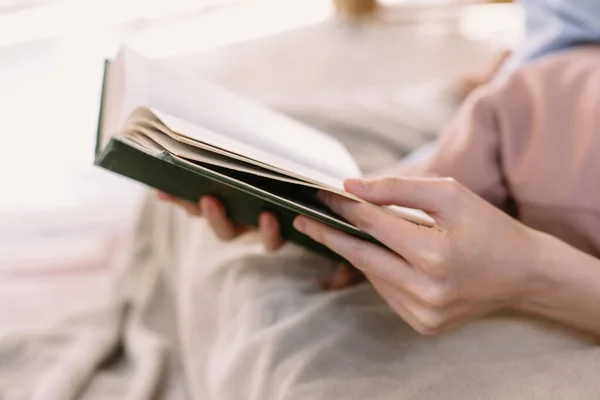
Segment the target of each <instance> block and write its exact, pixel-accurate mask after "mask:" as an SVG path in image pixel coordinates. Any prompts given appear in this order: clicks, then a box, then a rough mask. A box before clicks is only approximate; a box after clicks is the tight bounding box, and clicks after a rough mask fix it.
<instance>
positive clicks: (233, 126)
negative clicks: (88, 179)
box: [95, 49, 433, 252]
mask: <svg viewBox="0 0 600 400" xmlns="http://www.w3.org/2000/svg"><path fill="white" fill-rule="evenodd" d="M95 163H96V164H97V165H99V166H101V167H103V168H106V169H108V170H111V171H114V172H116V173H119V174H121V175H124V176H127V177H129V178H132V179H134V180H137V181H140V182H143V183H145V184H147V185H149V186H152V187H154V188H157V189H160V190H162V191H164V192H166V193H169V194H171V195H174V196H177V197H180V198H183V199H186V200H190V201H194V202H196V201H198V199H199V198H200V197H201V196H203V195H207V194H211V195H213V196H215V197H217V198H219V199H220V200H222V201H223V203H224V204H225V206H226V208H227V210H228V213H229V216H230V217H231V219H232V220H233V221H235V222H238V223H243V224H249V225H256V224H257V221H258V215H259V214H260V212H261V211H266V210H268V211H271V212H274V213H275V214H276V215H277V216H278V218H279V219H280V223H281V227H282V234H283V236H284V237H285V238H286V239H289V240H292V241H294V242H296V243H298V244H301V245H304V246H307V247H310V248H312V249H314V250H316V251H320V252H327V250H326V249H325V248H323V247H322V246H320V245H319V244H317V243H315V242H313V241H312V240H311V239H309V238H307V237H306V236H304V235H302V234H300V233H299V232H296V231H295V230H294V229H293V227H292V221H293V219H294V217H295V216H296V215H298V214H303V215H307V216H309V217H311V218H315V219H317V220H319V221H322V222H324V223H327V224H329V225H332V226H334V227H336V228H337V229H340V230H343V231H345V232H347V233H350V234H352V235H355V236H358V237H360V238H363V239H366V240H369V241H372V242H376V240H375V239H373V238H372V237H370V236H369V235H367V234H366V233H364V232H361V231H360V230H359V229H358V228H356V227H354V226H353V225H351V224H350V223H348V222H347V221H345V220H343V219H342V218H341V217H339V216H337V215H335V214H334V213H332V212H331V211H330V210H329V209H327V208H326V207H325V206H323V205H322V204H321V203H320V202H319V201H318V199H317V197H316V193H317V191H318V190H326V191H330V192H334V193H337V194H340V195H342V196H346V197H348V198H351V199H353V200H355V201H363V200H361V199H359V198H357V197H355V196H353V195H351V194H350V193H347V192H345V191H344V188H343V180H344V179H345V178H349V177H360V175H361V174H360V170H359V168H358V166H357V165H356V163H355V162H354V160H353V158H352V157H351V155H350V154H349V152H348V151H347V150H346V148H345V147H344V146H343V145H342V144H341V143H339V142H338V141H336V140H335V139H334V138H332V137H330V136H328V135H326V134H324V133H322V132H319V131H317V130H315V129H312V128H310V127H307V126H304V125H302V124H300V123H299V122H297V121H295V120H293V119H290V118H287V117H285V116H283V115H281V114H278V113H276V112H274V111H271V110H268V109H266V108H264V107H262V106H260V105H258V104H255V103H253V102H251V101H249V100H246V99H243V98H240V97H239V96H236V95H234V94H232V93H230V92H228V91H226V90H224V89H222V88H220V87H217V86H215V85H213V84H211V83H209V82H207V81H204V80H202V79H201V78H199V77H197V76H194V75H193V74H192V72H191V71H189V70H188V71H186V70H183V69H182V68H179V69H178V68H175V67H172V66H169V65H168V64H165V63H164V62H161V61H159V60H150V59H145V58H144V57H142V56H140V55H138V54H136V53H135V52H133V51H131V50H128V49H123V50H122V51H121V52H120V54H119V56H118V57H117V58H116V59H115V60H113V61H111V62H107V63H106V69H105V76H104V85H103V93H102V105H101V110H100V118H99V126H98V138H97V146H96V160H95ZM388 209H389V210H390V212H394V213H396V214H397V215H399V216H400V217H402V218H405V219H407V220H409V221H412V222H414V223H417V224H423V225H429V226H430V225H432V224H433V220H432V219H431V218H430V217H429V216H428V215H427V214H425V213H423V212H422V211H419V210H412V209H407V208H401V207H393V208H388Z"/></svg>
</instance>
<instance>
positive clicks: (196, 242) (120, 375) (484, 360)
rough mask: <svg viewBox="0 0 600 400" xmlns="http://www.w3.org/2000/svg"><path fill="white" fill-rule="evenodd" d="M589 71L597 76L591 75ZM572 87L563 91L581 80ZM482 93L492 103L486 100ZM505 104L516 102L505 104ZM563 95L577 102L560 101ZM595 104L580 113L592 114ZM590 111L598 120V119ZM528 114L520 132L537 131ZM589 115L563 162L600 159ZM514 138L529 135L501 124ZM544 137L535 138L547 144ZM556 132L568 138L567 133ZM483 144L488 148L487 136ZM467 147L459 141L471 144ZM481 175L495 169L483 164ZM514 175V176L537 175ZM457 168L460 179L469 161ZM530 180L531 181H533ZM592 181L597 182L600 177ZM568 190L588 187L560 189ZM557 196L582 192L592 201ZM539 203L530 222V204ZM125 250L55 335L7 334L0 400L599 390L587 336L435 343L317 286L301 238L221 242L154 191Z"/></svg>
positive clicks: (461, 335) (539, 84)
mask: <svg viewBox="0 0 600 400" xmlns="http://www.w3.org/2000/svg"><path fill="white" fill-rule="evenodd" d="M585 54H587V55H586V56H585V57H584V59H585V60H586V64H585V66H586V67H585V69H582V68H583V64H577V65H575V67H577V68H576V71H574V72H579V75H577V74H575V73H574V72H573V69H572V68H571V67H572V66H573V64H571V63H568V62H566V63H565V60H563V64H561V65H567V66H571V67H569V68H568V69H567V70H568V71H572V72H573V73H570V74H567V75H565V76H567V77H570V78H571V79H574V80H575V81H576V82H579V84H580V85H583V86H584V87H586V88H588V91H587V92H585V93H587V94H586V96H588V97H582V98H583V99H586V98H587V99H588V100H590V101H591V100H592V99H594V98H596V99H600V96H597V95H596V93H597V91H594V90H592V89H593V88H594V87H595V88H597V87H600V86H598V85H588V84H586V82H587V83H589V82H596V81H592V80H589V79H591V77H590V76H589V74H593V75H594V76H595V77H596V78H594V79H599V80H600V74H597V73H596V72H595V71H597V69H596V68H595V67H594V66H595V65H597V60H598V59H599V58H598V56H599V55H600V52H598V50H596V51H594V52H592V53H583V54H582V55H585ZM557 60H558V61H561V59H557ZM578 65H580V66H582V68H579V67H578ZM550 66H552V64H550ZM550 71H555V69H552V68H550ZM586 71H587V72H586ZM590 71H591V72H590ZM582 74H583V75H582ZM586 74H587V75H586ZM527 76H530V77H531V80H528V79H529V78H527V79H525V78H526V77H525V78H524V79H525V82H529V83H534V84H532V85H529V86H527V85H526V86H519V87H520V88H521V89H524V90H525V92H524V94H523V92H520V91H517V92H515V93H517V94H519V96H518V97H517V98H516V100H518V99H521V98H523V97H521V94H523V96H524V95H529V94H536V93H537V94H536V96H538V97H539V98H541V99H549V98H552V97H551V96H550V95H549V93H547V92H546V91H545V88H548V87H553V84H552V81H547V82H546V81H544V80H541V81H540V80H538V78H536V77H538V76H540V75H538V74H535V73H531V74H529V75H527ZM542 76H544V75H542ZM582 76H584V77H586V76H587V77H588V78H589V79H588V80H586V79H580V78H581V77H582ZM546 78H549V76H546ZM544 82H546V83H545V84H544ZM560 82H562V84H563V85H566V83H568V82H569V81H568V80H561V81H560ZM557 87H561V86H557ZM565 87H571V90H572V93H573V94H575V95H579V93H580V92H582V91H583V89H582V90H577V86H569V85H566V86H565ZM528 88H530V89H532V90H531V91H529V89H528ZM573 88H574V89H573ZM533 89H535V90H533ZM491 92H492V93H493V92H494V91H491ZM500 93H501V94H502V95H506V93H505V92H504V91H500ZM481 96H483V97H481ZM481 96H480V97H479V99H480V100H481V99H483V100H485V99H486V98H485V96H484V95H481ZM594 96H595V97H594ZM533 100H535V98H533ZM478 101H479V100H477V98H476V100H475V101H474V102H471V103H470V105H467V107H474V109H475V110H477V109H478V108H477V104H481V103H478ZM483 104H484V105H485V104H488V105H489V104H492V105H491V106H486V107H483V108H482V110H483V111H482V115H483V116H484V117H485V116H490V115H492V114H491V113H490V112H489V110H490V107H492V108H491V109H494V110H500V108H493V104H494V102H493V101H492V102H490V101H487V100H485V101H484V103H483ZM507 104H508V105H511V104H517V105H518V104H519V103H518V101H516V102H514V103H513V102H510V101H509V102H502V105H503V106H506V105H507ZM560 104H562V105H563V106H566V105H571V106H572V107H575V106H574V105H573V104H575V103H572V102H570V101H567V100H566V99H565V98H564V97H563V98H561V103H560ZM585 104H590V103H589V102H586V103H585ZM575 105H576V104H575ZM583 106H584V104H582V105H581V107H576V109H577V110H580V111H581V112H582V113H583V111H584V110H585V109H586V108H585V107H583ZM480 108H481V107H480ZM535 110H543V108H535ZM577 110H571V111H572V113H567V114H568V115H573V116H575V117H577V121H579V123H581V121H584V120H585V119H582V118H583V114H581V115H579V114H577V112H579V111H577ZM582 110H583V111H582ZM474 112H476V111H474ZM467 115H471V114H467ZM498 115H499V117H502V115H505V114H502V113H500V114H498ZM537 115H538V116H539V114H537ZM549 115H550V114H549ZM552 115H562V114H560V113H554V114H552ZM589 115H591V116H593V117H594V118H596V119H597V118H598V117H597V115H598V114H595V113H590V114H589ZM580 117H581V118H580ZM548 118H551V116H548ZM491 120H493V121H496V122H498V121H499V120H498V119H495V118H492V119H491ZM532 120H534V121H535V119H532ZM461 121H462V124H464V126H465V127H466V128H469V129H465V130H457V131H456V135H458V137H462V138H466V139H469V140H466V139H465V140H464V141H459V142H458V144H460V143H463V144H465V143H469V144H470V145H472V146H477V144H478V143H479V144H481V143H482V141H479V140H473V139H477V138H478V136H477V135H476V132H478V131H480V130H479V127H480V125H478V124H477V123H475V122H477V121H474V120H473V119H470V118H465V119H464V120H461V119H459V120H458V123H457V124H458V125H454V128H457V127H459V126H460V124H461ZM479 121H486V118H482V119H480V120H479ZM525 121H529V119H525ZM537 121H549V120H548V119H546V118H542V119H538V120H537ZM518 122H519V120H518V119H517V120H516V125H515V126H516V127H517V128H519V127H520V128H523V127H527V126H528V124H519V123H518ZM591 122H593V121H591V119H590V123H589V124H587V123H585V124H583V123H581V125H580V126H579V128H581V129H577V130H576V131H575V132H577V133H578V135H580V136H576V137H575V136H574V137H573V141H570V140H563V141H562V142H560V143H561V149H562V150H563V154H562V155H563V157H564V156H565V155H569V154H571V155H577V156H578V157H579V158H578V159H579V160H581V159H582V156H585V157H583V159H585V160H586V161H589V162H593V161H594V160H597V159H598V157H597V156H596V157H593V155H594V154H597V153H594V154H592V153H590V152H586V151H588V150H590V149H594V148H595V147H594V146H597V143H600V141H598V139H597V137H598V136H597V135H592V134H591V133H593V129H596V131H595V132H597V126H598V124H592V123H591ZM565 124H567V125H568V121H567V122H565ZM531 125H532V126H533V127H534V128H535V127H540V126H543V125H540V124H539V123H537V124H531ZM486 126H487V125H486ZM499 126H506V125H505V124H504V125H503V124H491V125H490V126H488V128H489V129H490V132H494V131H493V129H495V128H497V127H499ZM555 126H558V127H561V126H562V125H560V124H548V126H547V132H553V127H555ZM586 127H587V128H586ZM588 128H589V129H588ZM523 129H524V128H523ZM528 131H530V132H536V131H535V129H530V130H528ZM461 132H466V133H463V134H461ZM510 132H516V133H519V132H521V131H519V129H516V130H513V131H511V130H506V132H505V133H507V134H508V133H510ZM522 132H527V130H522ZM538 133H539V135H532V136H531V137H534V138H538V140H540V141H541V142H542V143H545V142H544V140H543V138H544V136H543V135H542V133H540V132H538ZM555 133H556V136H555V139H557V140H558V139H560V138H561V136H560V135H559V134H560V133H564V132H563V131H562V130H556V132H555ZM588 133H590V135H588ZM581 135H583V136H581ZM519 137H521V136H519ZM581 137H585V138H588V139H589V142H585V143H587V145H586V146H584V147H585V148H583V147H582V148H581V151H580V152H574V150H573V149H574V148H573V147H572V146H571V147H569V143H571V142H573V143H575V142H576V140H578V139H577V138H581ZM563 139H564V138H563ZM483 143H484V144H486V145H485V146H484V149H488V148H489V146H488V145H487V144H489V143H488V141H487V140H483ZM508 143H511V142H508ZM457 147H458V148H459V150H460V148H461V146H460V145H458V146H457ZM520 148H521V147H519V149H520ZM540 148H544V147H543V146H542V147H540ZM455 149H456V148H455ZM527 149H529V150H531V148H527ZM567 150H569V151H567ZM472 154H473V155H474V158H475V159H476V161H482V162H483V163H484V164H485V165H488V163H487V162H488V161H489V160H495V159H496V157H495V156H493V154H492V155H491V154H490V153H488V152H486V151H482V152H477V153H472ZM478 154H481V157H477V155H478ZM518 154H523V153H518ZM539 154H541V155H545V156H548V157H546V158H540V157H538V158H537V160H538V161H540V162H541V161H543V160H546V161H548V160H550V161H551V160H554V159H555V158H553V157H549V155H550V153H546V152H542V153H538V155H539ZM488 157H489V158H488ZM434 159H435V158H434ZM520 160H521V161H523V160H525V161H526V160H532V158H531V157H527V158H525V159H520ZM444 161H448V160H447V159H445V158H443V157H442V158H438V159H437V162H439V165H447V166H452V165H454V166H456V164H455V163H454V164H453V163H449V162H444ZM571 161H572V160H571ZM565 162H567V160H565ZM596 162H597V161H596ZM516 165H521V164H516ZM569 165H571V164H569ZM586 165H587V164H586ZM550 166H551V165H548V167H550ZM495 168H496V167H492V169H495ZM539 168H545V167H544V165H542V166H540V167H538V169H537V170H533V169H529V170H528V169H524V171H530V172H531V171H533V175H531V176H533V178H535V171H539ZM472 169H473V168H471V169H470V170H472ZM480 171H483V169H477V171H475V172H477V173H479V172H480ZM508 171H509V172H510V174H509V175H508V176H509V177H513V178H514V179H518V178H519V177H523V176H525V175H520V174H516V172H515V171H514V170H508ZM565 171H567V172H569V173H565V174H563V175H560V174H555V175H553V177H556V176H563V177H570V178H573V177H575V176H584V177H585V176H587V177H588V178H589V177H590V176H592V177H595V176H596V175H595V174H594V171H597V169H595V170H593V169H588V170H586V171H587V172H586V174H583V175H577V171H579V170H578V169H565ZM467 172H469V169H468V168H467ZM571 173H573V174H575V175H570V174H571ZM590 173H591V175H590ZM457 175H459V177H462V175H461V173H460V171H458V172H457ZM465 176H467V175H465ZM489 176H490V177H491V179H494V178H495V177H497V175H495V174H491V175H489ZM533 178H532V179H533ZM534 182H537V183H538V184H539V183H540V180H539V179H538V180H534ZM561 182H562V181H561ZM569 182H579V183H582V184H584V183H586V182H587V180H586V179H583V180H574V179H567V180H564V183H565V184H566V183H569ZM467 183H468V182H467ZM509 183H511V182H509ZM542 183H545V184H546V186H544V188H546V189H548V190H550V189H552V188H563V186H562V185H558V180H556V179H555V180H554V181H542ZM521 184H522V185H523V186H520V188H521V189H522V188H524V187H525V188H527V187H529V186H527V185H525V183H523V182H521ZM518 188H519V186H518ZM594 188H596V191H597V186H594ZM494 193H496V192H494ZM518 193H522V192H518ZM560 193H563V191H561V192H560ZM569 193H576V191H575V192H574V191H565V192H564V194H567V195H568V194H569ZM590 193H592V192H590ZM592 195H593V196H597V193H596V192H593V193H592ZM590 196H591V195H590ZM590 196H588V197H585V199H583V200H584V201H588V200H590V198H591V199H595V200H594V201H596V203H595V204H596V205H595V207H597V204H598V203H597V201H598V197H590ZM549 199H550V200H551V198H549ZM561 199H563V200H564V199H566V200H573V201H582V198H581V196H575V197H572V198H571V197H565V198H561ZM569 204H577V203H569ZM594 210H595V209H594ZM527 211H528V213H527V214H526V215H529V216H530V217H531V215H533V214H531V212H530V209H527ZM535 215H538V216H539V214H535ZM561 215H562V214H561ZM588 220H590V221H592V220H591V219H588ZM530 221H534V222H535V221H542V218H541V217H540V218H538V219H530ZM569 221H575V222H577V221H580V220H579V219H572V220H569ZM553 226H559V225H557V224H556V223H555V224H554V225H553ZM560 226H563V227H570V228H572V229H573V230H571V231H569V230H565V229H563V230H561V232H562V234H563V235H565V240H571V241H572V242H573V243H575V244H580V247H581V248H584V249H587V248H586V246H585V244H586V243H592V244H593V245H594V246H596V245H597V244H598V241H594V240H593V239H594V237H595V236H594V234H595V232H597V228H596V227H597V226H598V225H597V224H594V225H593V226H592V228H593V229H591V228H590V229H588V226H587V225H585V224H583V223H581V224H580V223H578V222H577V223H576V224H574V225H573V224H571V225H568V224H564V225H560ZM542 227H543V226H542ZM569 232H577V233H578V235H568V233H569ZM577 238H579V239H581V238H591V239H589V240H587V241H578V240H575V239H577ZM125 248H126V249H127V252H126V254H123V256H122V258H121V259H120V260H119V269H120V275H119V277H118V279H116V281H115V284H114V286H113V287H112V290H111V291H110V292H109V293H105V294H104V296H101V297H100V298H99V299H98V301H97V302H95V303H94V304H95V306H94V307H93V308H92V307H87V311H86V312H82V313H80V314H78V315H76V316H73V317H72V318H70V319H69V320H68V321H67V322H63V323H61V324H58V325H56V326H54V327H48V328H47V329H45V330H40V331H37V332H31V331H29V332H4V333H3V334H2V336H0V399H2V400H7V399H8V400H20V399H36V400H37V399H40V400H55V399H57V400H68V399H98V400H108V399H125V400H138V399H139V400H146V399H148V400H149V399H168V400H174V399H188V398H189V399H194V400H196V399H218V400H228V399H257V400H266V399H309V400H310V399H335V398H343V399H365V398H368V399H460V400H462V399H507V398H508V399H565V398H568V399H594V398H600V347H598V346H597V345H596V343H594V342H593V341H592V340H591V339H590V338H587V337H585V336H582V335H579V334H577V333H575V332H572V331H570V330H568V329H565V328H561V327H559V326H555V325H553V324H551V323H549V322H547V321H538V320H535V319H534V318H532V317H530V316H522V315H511V314H507V313H502V314H495V315H491V316H488V317H486V318H483V319H480V320H478V321H475V322H472V323H470V324H468V325H465V326H462V327H460V328H458V329H456V330H454V331H451V332H449V333H446V334H444V335H442V336H439V337H435V338H423V337H420V336H419V335H417V334H416V333H414V332H413V331H412V330H411V329H410V328H409V327H408V325H406V324H405V323H403V322H402V321H401V320H400V319H399V318H398V317H397V316H396V315H395V314H394V313H393V312H392V311H391V310H390V309H389V308H388V307H387V306H386V305H385V304H384V303H383V302H382V300H381V299H380V298H379V297H378V295H377V294H376V292H375V291H374V290H373V289H372V288H371V286H369V285H368V284H362V285H359V286H355V287H352V288H348V289H346V290H343V291H338V292H332V293H330V292H323V291H321V290H319V289H318V288H317V285H316V284H315V283H313V280H314V278H316V277H318V276H321V275H323V274H326V273H328V271H330V270H331V269H332V268H333V267H334V266H333V265H332V263H331V262H330V261H328V260H325V259H322V258H319V257H318V256H315V255H312V254H309V253H307V252H305V251H303V250H301V249H299V248H296V247H294V246H292V245H288V246H287V247H285V248H284V249H283V250H282V251H280V252H278V253H277V254H275V255H267V254H264V253H263V250H262V249H261V246H260V243H259V242H258V240H257V238H256V236H254V235H253V234H249V235H246V236H244V237H241V238H239V239H238V240H237V241H236V242H234V243H221V242H219V241H218V240H217V239H216V238H215V237H214V236H213V235H212V233H211V232H210V230H209V229H208V227H207V226H206V225H205V224H204V222H203V221H202V220H201V219H192V218H189V217H188V216H187V215H185V214H183V213H182V211H180V210H178V209H175V208H173V207H172V206H170V205H167V204H160V203H158V202H157V201H156V200H155V199H153V198H148V200H147V201H146V203H145V205H144V207H143V209H142V210H141V215H140V217H139V220H138V224H137V226H136V229H135V231H134V232H132V235H131V238H130V243H129V244H128V246H125ZM592 248H595V247H593V246H592V247H590V249H592ZM590 251H591V250H590Z"/></svg>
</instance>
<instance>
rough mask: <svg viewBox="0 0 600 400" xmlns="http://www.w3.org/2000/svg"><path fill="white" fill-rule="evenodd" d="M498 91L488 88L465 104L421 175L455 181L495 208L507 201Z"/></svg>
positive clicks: (477, 92)
mask: <svg viewBox="0 0 600 400" xmlns="http://www.w3.org/2000/svg"><path fill="white" fill-rule="evenodd" d="M497 96H498V89H497V88H494V87H491V86H487V87H484V88H481V89H479V90H477V91H476V92H475V93H473V94H472V95H471V96H469V98H468V99H467V100H466V101H465V103H464V104H463V106H462V107H461V109H460V110H459V112H458V114H457V115H456V117H455V118H454V120H453V121H452V123H451V124H450V125H449V126H448V128H447V129H446V130H445V131H444V133H443V134H442V136H441V137H440V139H439V140H438V142H437V144H436V147H435V150H434V153H433V155H432V156H431V158H430V159H429V160H428V162H427V163H426V165H425V166H424V170H423V171H421V172H422V173H425V174H432V175H438V176H444V177H452V178H454V179H456V180H457V181H459V182H461V183H462V184H463V185H465V186H467V187H468V188H469V189H471V190H472V191H474V192H475V193H477V194H478V195H480V196H482V197H484V198H485V199H487V200H488V201H490V202H492V203H494V204H497V205H499V204H502V203H503V202H504V201H505V199H506V193H507V192H506V188H505V185H504V183H503V179H502V171H501V166H500V165H501V164H500V143H499V141H500V137H501V135H500V132H499V129H500V124H499V122H498V115H497V114H498V112H497V107H496V103H497V99H496V97H497Z"/></svg>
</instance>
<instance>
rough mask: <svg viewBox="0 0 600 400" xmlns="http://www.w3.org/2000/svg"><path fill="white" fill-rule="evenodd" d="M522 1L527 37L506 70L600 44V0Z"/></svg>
mask: <svg viewBox="0 0 600 400" xmlns="http://www.w3.org/2000/svg"><path fill="white" fill-rule="evenodd" d="M519 2H520V3H521V5H522V6H523V9H524V11H525V38H524V41H523V43H522V44H521V45H520V47H519V48H518V49H517V50H516V52H515V54H514V55H513V57H512V58H511V59H510V60H509V61H508V63H507V64H506V65H505V69H506V70H512V69H514V68H516V67H518V66H520V65H523V64H525V63H528V62H531V61H535V60H538V59H540V58H542V57H544V56H546V55H549V54H552V53H554V52H557V51H561V50H565V49H568V48H569V47H572V46H576V45H581V44H591V43H600V0H519Z"/></svg>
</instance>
